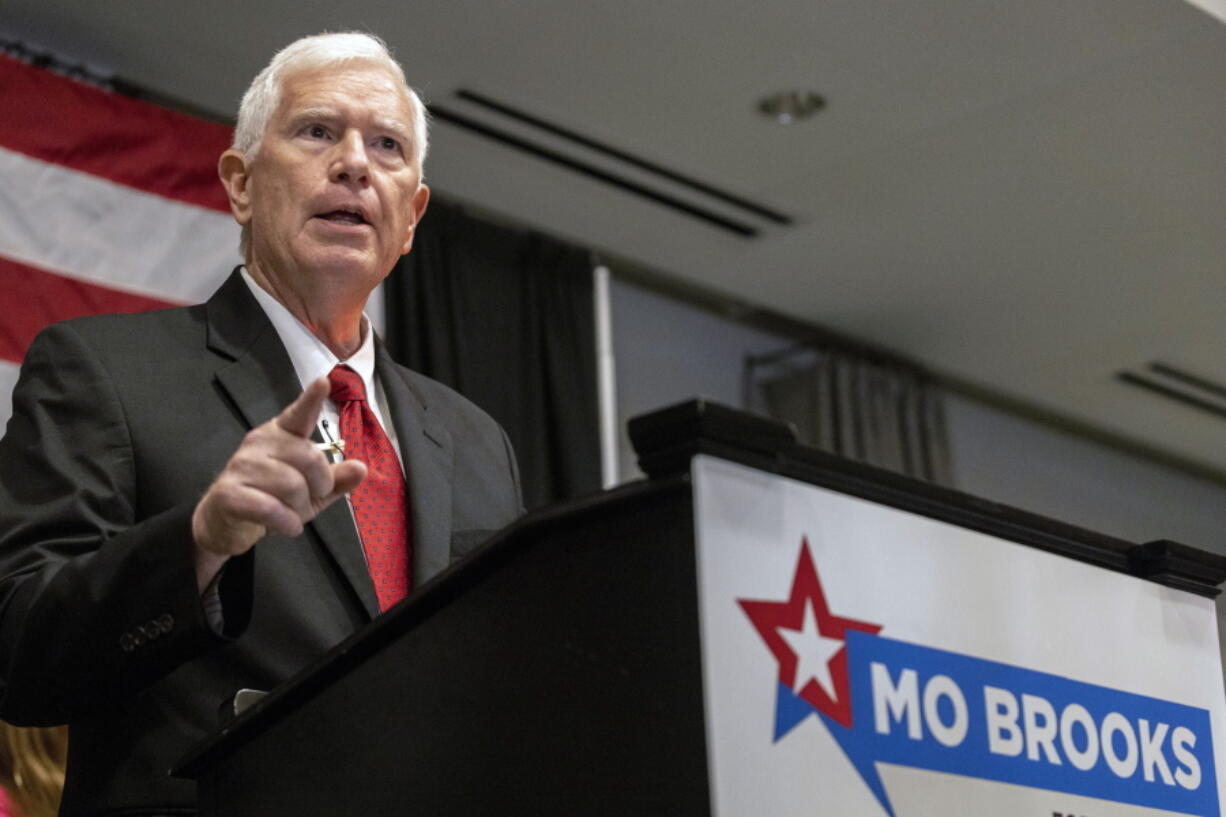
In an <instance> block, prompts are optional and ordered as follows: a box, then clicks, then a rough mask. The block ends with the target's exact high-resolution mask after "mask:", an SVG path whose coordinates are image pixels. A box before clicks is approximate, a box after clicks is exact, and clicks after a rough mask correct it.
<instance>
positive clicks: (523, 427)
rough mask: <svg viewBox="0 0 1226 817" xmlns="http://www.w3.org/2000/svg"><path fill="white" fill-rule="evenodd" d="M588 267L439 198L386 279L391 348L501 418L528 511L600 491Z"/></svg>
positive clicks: (578, 257) (532, 236) (573, 252)
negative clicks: (409, 249)
mask: <svg viewBox="0 0 1226 817" xmlns="http://www.w3.org/2000/svg"><path fill="white" fill-rule="evenodd" d="M592 266H593V265H592V260H591V254H590V253H589V252H588V251H587V250H584V249H580V248H578V247H574V246H571V245H568V244H564V243H562V242H559V241H556V240H554V239H551V238H548V237H546V236H542V235H538V234H536V233H531V232H526V231H522V230H517V229H512V228H509V227H506V226H503V225H500V224H495V223H492V222H490V221H488V220H485V219H482V218H480V217H478V216H475V215H471V214H469V213H468V212H466V211H465V210H464V208H463V207H461V206H459V205H456V204H452V203H449V202H445V201H439V200H437V198H436V199H434V200H431V202H430V206H429V209H428V210H427V213H426V216H425V218H423V219H422V222H421V224H420V225H419V226H418V231H417V235H416V238H415V239H414V243H413V251H412V252H411V253H409V254H408V255H407V256H404V257H403V258H402V259H401V260H400V263H399V264H398V265H397V266H396V268H395V269H394V270H393V271H392V274H391V275H390V276H389V277H388V280H387V286H386V298H387V338H386V341H387V345H388V349H389V351H390V352H391V353H392V356H393V357H394V358H396V359H397V360H399V361H400V362H401V363H403V364H405V365H406V366H408V367H409V368H411V369H415V370H416V371H418V372H421V373H422V374H425V375H428V376H430V377H433V378H434V379H436V380H439V381H442V382H443V383H446V384H447V385H449V386H451V387H452V388H454V389H456V390H457V391H459V392H460V393H461V394H463V395H465V396H466V397H468V398H469V399H470V400H472V401H473V402H474V403H476V404H477V405H479V406H481V408H483V409H485V410H486V411H487V412H489V414H490V415H491V416H493V417H494V419H495V420H497V421H498V422H499V423H501V424H502V427H503V428H505V429H506V431H507V435H508V436H509V437H510V438H511V443H512V444H513V445H514V446H515V453H516V456H517V458H518V460H519V470H520V476H521V479H522V481H523V488H524V503H525V505H526V506H527V507H529V508H534V507H539V506H542V505H547V504H550V503H552V502H556V501H558V500H562V499H567V498H570V497H574V496H578V495H581V494H585V493H589V492H592V491H596V490H598V489H599V488H600V441H599V431H598V418H597V405H596V401H597V396H596V344H595V338H594V333H595V317H594V315H593V302H592Z"/></svg>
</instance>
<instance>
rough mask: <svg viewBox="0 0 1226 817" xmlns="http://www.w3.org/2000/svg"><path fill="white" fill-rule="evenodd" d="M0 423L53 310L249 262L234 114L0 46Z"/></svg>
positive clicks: (173, 294)
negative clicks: (61, 70)
mask: <svg viewBox="0 0 1226 817" xmlns="http://www.w3.org/2000/svg"><path fill="white" fill-rule="evenodd" d="M0 111H3V114H2V115H0V423H5V422H7V420H8V416H9V414H10V413H11V404H10V395H11V392H12V387H13V384H14V383H15V382H16V380H17V372H18V367H19V365H20V363H21V359H22V356H23V355H24V354H25V350H26V348H27V347H28V346H29V344H30V341H31V340H33V338H34V336H35V335H36V334H37V333H38V331H39V330H40V329H41V328H42V327H44V326H46V325H47V324H49V323H53V322H55V321H60V320H64V319H66V318H71V317H76V316H79V315H87V314H91V313H97V312H137V311H142V310H146V309H157V308H160V307H164V306H172V305H177V304H184V303H198V302H200V301H203V300H205V299H207V298H208V296H209V295H211V294H212V292H213V290H214V289H216V288H217V286H218V285H219V284H220V283H221V281H222V280H223V279H224V278H225V276H226V275H227V274H228V273H229V271H230V270H231V269H232V268H233V267H234V265H235V264H237V263H238V262H239V260H240V259H239V254H238V236H239V228H238V225H237V224H235V222H234V220H233V219H232V218H231V217H230V212H229V208H228V207H227V204H226V197H225V193H224V191H223V190H222V187H221V184H220V183H219V182H218V179H217V159H218V156H219V155H220V154H221V152H222V151H223V150H225V148H226V147H227V146H228V145H229V143H230V136H231V131H230V129H229V128H228V127H225V126H223V125H219V124H216V123H214V122H209V121H206V120H203V119H199V118H196V117H192V116H188V115H185V114H182V113H177V112H174V111H170V110H166V109H164V108H160V107H157V106H155V105H151V104H149V103H147V102H143V101H140V100H136V99H132V98H129V97H125V96H122V95H119V94H116V93H112V92H109V91H106V90H104V89H102V88H99V87H96V86H93V85H89V84H86V83H83V82H79V81H76V80H73V79H69V78H67V77H65V76H61V75H59V74H56V73H53V72H51V71H48V70H44V69H42V68H36V67H34V66H32V65H29V64H26V63H24V62H21V61H19V60H16V59H13V58H10V57H7V56H3V55H0Z"/></svg>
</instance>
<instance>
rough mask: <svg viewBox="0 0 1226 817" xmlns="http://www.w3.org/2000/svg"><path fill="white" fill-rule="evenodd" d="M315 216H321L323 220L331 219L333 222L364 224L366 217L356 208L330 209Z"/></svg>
mask: <svg viewBox="0 0 1226 817" xmlns="http://www.w3.org/2000/svg"><path fill="white" fill-rule="evenodd" d="M315 218H322V219H323V220H324V221H331V222H332V223H333V224H366V223H367V221H366V219H365V218H364V217H363V216H362V214H361V213H359V212H357V211H356V210H332V211H331V212H327V213H320V214H319V215H317V216H316V217H315Z"/></svg>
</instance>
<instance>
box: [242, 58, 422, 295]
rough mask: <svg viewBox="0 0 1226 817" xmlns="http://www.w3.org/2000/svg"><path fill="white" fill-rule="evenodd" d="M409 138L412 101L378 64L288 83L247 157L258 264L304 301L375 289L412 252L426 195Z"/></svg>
mask: <svg viewBox="0 0 1226 817" xmlns="http://www.w3.org/2000/svg"><path fill="white" fill-rule="evenodd" d="M412 137H413V108H412V103H411V102H410V101H409V98H408V97H407V95H406V94H405V93H404V91H403V88H402V87H401V85H400V84H399V83H398V82H397V80H396V78H395V77H393V76H392V75H391V74H390V73H388V72H387V71H386V70H384V69H382V68H380V67H378V66H371V65H362V64H358V65H354V66H349V67H341V68H338V67H330V68H324V69H318V70H309V71H301V72H298V73H296V74H291V75H290V76H289V77H287V78H286V79H285V81H284V83H283V85H282V88H281V99H280V105H279V106H278V108H277V111H276V112H275V113H274V114H273V116H272V119H271V120H270V121H269V123H268V127H267V129H266V130H265V132H264V136H263V139H262V140H261V142H260V147H259V151H258V153H257V154H256V156H255V157H254V159H253V160H251V159H250V158H249V161H248V174H249V178H248V181H247V187H248V193H249V196H250V208H249V218H250V222H251V230H252V233H251V241H252V243H251V254H252V259H251V260H252V262H253V263H254V264H256V265H257V266H258V267H259V268H260V269H261V270H262V271H263V272H264V273H265V274H266V275H267V276H269V277H270V278H273V279H275V280H276V281H277V282H278V284H279V285H280V286H282V287H288V288H290V289H292V290H293V291H294V292H295V293H297V294H298V295H299V296H301V297H304V298H309V297H310V296H311V294H312V292H317V293H320V294H325V293H329V292H335V291H336V286H337V285H338V284H340V285H343V286H348V285H353V286H355V287H362V288H365V289H367V290H369V289H373V288H374V286H375V285H376V284H377V283H378V282H379V281H381V280H382V279H383V278H384V276H386V275H387V273H388V272H389V271H390V270H391V268H392V266H393V265H394V264H395V263H396V259H397V258H399V257H400V256H401V255H402V254H404V253H406V252H408V251H409V247H410V245H411V243H412V237H413V229H414V227H415V226H416V224H417V221H418V219H419V218H420V217H421V214H422V213H423V212H424V211H425V206H426V201H427V199H428V197H429V191H428V190H427V189H426V187H425V186H424V185H422V184H421V175H420V173H419V171H418V169H417V168H416V167H414V166H413V164H412V163H411V161H410V160H411V158H412V152H413V151H414V150H415V149H416V148H415V147H414V145H413V143H412ZM240 221H242V217H241V215H240Z"/></svg>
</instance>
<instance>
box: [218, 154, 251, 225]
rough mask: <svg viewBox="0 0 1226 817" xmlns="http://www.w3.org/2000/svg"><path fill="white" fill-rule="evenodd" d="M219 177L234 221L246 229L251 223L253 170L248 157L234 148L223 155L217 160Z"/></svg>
mask: <svg viewBox="0 0 1226 817" xmlns="http://www.w3.org/2000/svg"><path fill="white" fill-rule="evenodd" d="M217 175H218V176H220V177H221V184H222V186H223V187H225V188H226V196H227V197H228V198H229V199H230V212H231V213H233V214H234V220H235V221H237V222H238V223H239V224H241V225H242V226H244V227H246V226H247V225H248V224H250V223H251V188H250V182H251V168H250V167H249V166H248V164H247V157H246V155H245V154H244V153H243V152H242V151H239V150H234V149H233V148H231V149H230V150H227V151H226V152H225V153H223V154H221V158H220V159H218V160H217Z"/></svg>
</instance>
